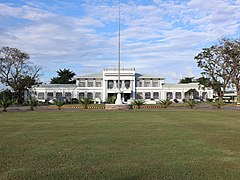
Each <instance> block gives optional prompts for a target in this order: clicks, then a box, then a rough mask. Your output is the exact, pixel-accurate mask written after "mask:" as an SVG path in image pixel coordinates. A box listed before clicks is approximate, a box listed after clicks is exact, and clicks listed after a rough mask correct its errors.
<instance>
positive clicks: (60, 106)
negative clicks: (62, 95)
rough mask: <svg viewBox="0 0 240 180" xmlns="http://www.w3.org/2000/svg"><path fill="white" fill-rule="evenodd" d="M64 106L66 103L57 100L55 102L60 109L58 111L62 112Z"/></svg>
mask: <svg viewBox="0 0 240 180" xmlns="http://www.w3.org/2000/svg"><path fill="white" fill-rule="evenodd" d="M64 104H65V103H64V101H61V100H57V101H56V102H55V105H56V106H57V107H58V110H61V108H62V106H63V105H64Z"/></svg>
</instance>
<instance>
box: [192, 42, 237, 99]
mask: <svg viewBox="0 0 240 180" xmlns="http://www.w3.org/2000/svg"><path fill="white" fill-rule="evenodd" d="M195 60H196V61H197V65H198V67H200V68H201V69H202V70H203V72H202V75H203V77H205V78H208V79H209V80H210V83H209V84H210V85H211V86H212V88H213V90H214V91H215V92H216V93H217V94H218V96H219V97H220V98H222V97H223V95H224V92H225V90H226V88H227V86H228V85H229V83H233V84H234V85H235V87H236V91H237V95H238V102H239V103H240V84H239V83H240V39H226V38H223V39H221V40H219V42H218V44H216V45H213V46H211V47H210V48H203V49H202V52H200V53H199V54H198V55H197V56H196V57H195Z"/></svg>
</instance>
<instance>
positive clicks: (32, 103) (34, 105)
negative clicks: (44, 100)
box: [28, 99, 39, 111]
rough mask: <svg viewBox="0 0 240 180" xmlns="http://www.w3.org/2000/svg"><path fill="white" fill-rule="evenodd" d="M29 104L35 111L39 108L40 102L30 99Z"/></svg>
mask: <svg viewBox="0 0 240 180" xmlns="http://www.w3.org/2000/svg"><path fill="white" fill-rule="evenodd" d="M28 104H29V106H30V110H31V111H33V109H34V108H35V109H37V106H38V105H39V104H38V100H36V99H29V100H28Z"/></svg>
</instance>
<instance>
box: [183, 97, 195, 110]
mask: <svg viewBox="0 0 240 180" xmlns="http://www.w3.org/2000/svg"><path fill="white" fill-rule="evenodd" d="M185 104H186V105H187V106H188V107H190V109H193V107H195V106H196V105H197V102H196V101H195V100H194V99H189V100H187V101H186V102H185Z"/></svg>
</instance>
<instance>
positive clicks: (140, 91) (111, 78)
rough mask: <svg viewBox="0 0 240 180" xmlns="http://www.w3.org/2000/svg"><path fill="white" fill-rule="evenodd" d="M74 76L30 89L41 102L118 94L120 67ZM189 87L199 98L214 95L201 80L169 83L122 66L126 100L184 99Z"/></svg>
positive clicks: (123, 96) (103, 100)
mask: <svg viewBox="0 0 240 180" xmlns="http://www.w3.org/2000/svg"><path fill="white" fill-rule="evenodd" d="M74 79H75V80H76V84H49V85H46V84H43V85H39V86H33V87H32V89H31V91H32V92H33V94H34V95H35V97H36V98H37V99H38V100H40V101H41V100H42V101H44V100H50V99H59V98H64V99H67V100H71V99H72V98H77V99H81V98H83V97H88V98H91V99H93V100H95V101H97V102H105V101H106V99H107V98H108V97H110V96H116V94H117V92H118V69H117V68H104V69H103V71H102V72H101V73H96V74H89V75H86V76H75V77H74ZM190 89H195V90H196V91H197V92H196V93H197V94H195V97H196V96H197V98H199V99H206V98H213V91H212V90H211V89H204V88H202V86H200V85H199V84H198V83H189V84H167V83H165V78H163V77H155V76H151V75H144V74H139V73H136V71H135V68H121V69H120V90H121V93H122V100H123V101H124V102H126V103H127V102H129V101H131V100H132V99H145V100H146V101H153V100H154V101H159V100H165V99H172V100H173V99H177V100H178V101H182V99H185V98H187V97H186V96H187V95H186V92H187V91H189V90H190Z"/></svg>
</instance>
